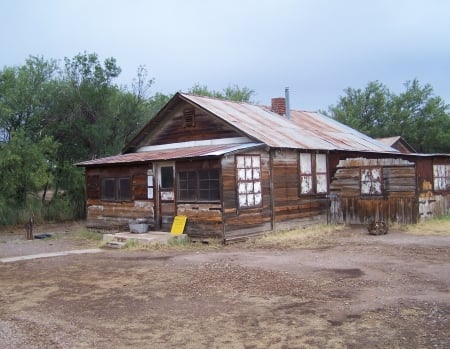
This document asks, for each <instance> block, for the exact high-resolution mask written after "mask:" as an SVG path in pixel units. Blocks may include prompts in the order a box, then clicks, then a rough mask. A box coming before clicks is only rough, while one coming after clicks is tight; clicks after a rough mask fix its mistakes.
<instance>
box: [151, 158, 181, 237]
mask: <svg viewBox="0 0 450 349" xmlns="http://www.w3.org/2000/svg"><path fill="white" fill-rule="evenodd" d="M155 180H156V188H155V189H156V190H155V227H156V229H159V230H162V231H170V229H171V227H172V223H173V219H174V217H175V212H176V209H175V163H174V162H167V161H165V162H158V163H156V164H155Z"/></svg>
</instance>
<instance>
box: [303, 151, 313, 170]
mask: <svg viewBox="0 0 450 349" xmlns="http://www.w3.org/2000/svg"><path fill="white" fill-rule="evenodd" d="M300 173H301V174H309V175H310V174H312V172H311V154H310V153H301V154H300Z"/></svg>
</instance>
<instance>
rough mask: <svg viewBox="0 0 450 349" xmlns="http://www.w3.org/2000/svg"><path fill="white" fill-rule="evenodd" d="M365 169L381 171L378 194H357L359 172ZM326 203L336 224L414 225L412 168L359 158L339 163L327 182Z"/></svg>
mask: <svg viewBox="0 0 450 349" xmlns="http://www.w3.org/2000/svg"><path fill="white" fill-rule="evenodd" d="M365 168H381V171H382V172H381V173H382V180H381V181H382V192H381V194H379V195H362V194H361V169H365ZM330 199H331V212H330V216H331V219H332V221H333V222H336V223H346V224H368V223H370V222H372V221H374V220H384V221H386V222H398V223H402V224H410V223H416V222H417V219H418V198H417V182H416V168H415V164H414V163H413V162H410V161H407V160H403V159H366V158H362V157H359V158H351V159H346V160H341V161H339V163H338V165H337V170H336V172H335V174H334V177H333V178H332V181H331V186H330Z"/></svg>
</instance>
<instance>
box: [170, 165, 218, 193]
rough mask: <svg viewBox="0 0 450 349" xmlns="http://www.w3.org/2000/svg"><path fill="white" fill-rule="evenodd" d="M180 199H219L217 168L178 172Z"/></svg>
mask: <svg viewBox="0 0 450 349" xmlns="http://www.w3.org/2000/svg"><path fill="white" fill-rule="evenodd" d="M178 197H179V200H180V201H217V200H219V199H220V190H219V170H217V169H210V170H192V171H180V172H179V173H178Z"/></svg>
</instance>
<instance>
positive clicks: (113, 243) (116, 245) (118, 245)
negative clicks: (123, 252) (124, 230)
mask: <svg viewBox="0 0 450 349" xmlns="http://www.w3.org/2000/svg"><path fill="white" fill-rule="evenodd" d="M125 244H126V242H124V241H114V240H113V241H108V242H107V243H106V247H110V248H123V247H124V246H125Z"/></svg>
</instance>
